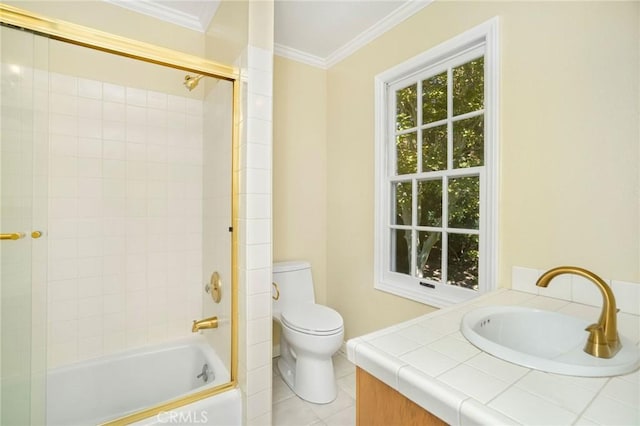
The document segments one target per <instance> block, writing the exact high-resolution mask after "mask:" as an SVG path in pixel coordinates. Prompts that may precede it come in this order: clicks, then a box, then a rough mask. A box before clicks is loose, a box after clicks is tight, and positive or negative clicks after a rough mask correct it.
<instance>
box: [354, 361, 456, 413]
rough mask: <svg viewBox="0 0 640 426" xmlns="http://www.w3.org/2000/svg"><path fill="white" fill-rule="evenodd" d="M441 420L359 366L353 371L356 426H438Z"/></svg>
mask: <svg viewBox="0 0 640 426" xmlns="http://www.w3.org/2000/svg"><path fill="white" fill-rule="evenodd" d="M446 424H447V423H445V422H443V421H442V420H440V419H439V418H438V417H436V416H434V415H433V414H431V413H430V412H428V411H427V410H425V409H424V408H422V407H420V406H419V405H417V404H416V403H414V402H413V401H411V400H409V399H407V398H406V397H405V396H404V395H402V394H401V393H400V392H398V391H397V390H395V389H393V388H391V387H389V386H387V385H386V384H384V383H383V382H381V381H380V380H378V379H376V378H375V377H373V376H372V375H371V374H369V373H367V372H366V371H364V370H363V369H361V368H360V367H357V368H356V425H357V426H441V425H446Z"/></svg>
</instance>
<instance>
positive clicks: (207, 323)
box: [191, 317, 218, 333]
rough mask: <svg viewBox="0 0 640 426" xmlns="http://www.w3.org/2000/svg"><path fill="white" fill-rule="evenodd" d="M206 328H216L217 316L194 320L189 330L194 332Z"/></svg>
mask: <svg viewBox="0 0 640 426" xmlns="http://www.w3.org/2000/svg"><path fill="white" fill-rule="evenodd" d="M207 328H218V317H210V318H205V319H201V320H199V321H196V320H194V321H193V326H192V327H191V331H192V332H194V333H196V332H198V331H200V330H205V329H207Z"/></svg>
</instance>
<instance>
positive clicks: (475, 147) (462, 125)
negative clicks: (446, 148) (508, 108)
mask: <svg viewBox="0 0 640 426" xmlns="http://www.w3.org/2000/svg"><path fill="white" fill-rule="evenodd" d="M483 163H484V116H483V115H479V116H477V117H473V118H467V119H466V120H460V121H456V122H455V123H453V167H454V168H455V169H462V168H465V167H475V166H482V164H483Z"/></svg>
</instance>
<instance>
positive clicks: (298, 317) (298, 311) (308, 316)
mask: <svg viewBox="0 0 640 426" xmlns="http://www.w3.org/2000/svg"><path fill="white" fill-rule="evenodd" d="M281 318H282V322H283V323H284V324H285V325H287V326H288V327H290V328H292V329H294V330H298V331H300V332H303V333H307V334H335V333H337V332H338V331H340V330H341V329H342V326H343V322H342V317H341V316H340V314H339V313H337V312H336V311H334V310H333V309H331V308H329V307H327V306H323V305H317V304H315V303H309V304H302V305H298V306H294V307H291V308H288V309H287V310H286V311H283V312H282V314H281Z"/></svg>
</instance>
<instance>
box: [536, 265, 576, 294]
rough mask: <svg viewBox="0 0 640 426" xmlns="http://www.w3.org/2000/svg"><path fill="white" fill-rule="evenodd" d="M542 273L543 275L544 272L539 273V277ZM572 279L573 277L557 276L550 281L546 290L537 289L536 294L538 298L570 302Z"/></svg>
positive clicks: (542, 288)
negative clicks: (551, 298) (544, 297)
mask: <svg viewBox="0 0 640 426" xmlns="http://www.w3.org/2000/svg"><path fill="white" fill-rule="evenodd" d="M542 273H544V271H540V275H542ZM573 278H574V276H573V275H566V274H565V275H558V276H557V277H555V278H554V279H553V280H551V282H550V283H549V285H548V286H547V287H546V288H545V287H538V294H539V295H540V296H546V297H554V298H556V299H562V300H571V295H572V292H573V286H572V280H573Z"/></svg>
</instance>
